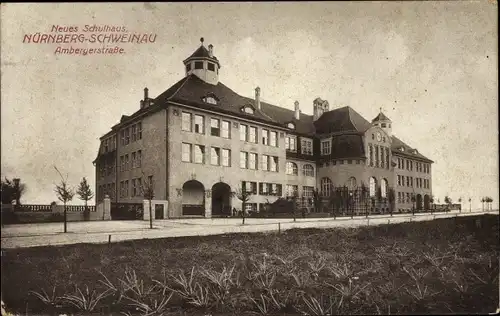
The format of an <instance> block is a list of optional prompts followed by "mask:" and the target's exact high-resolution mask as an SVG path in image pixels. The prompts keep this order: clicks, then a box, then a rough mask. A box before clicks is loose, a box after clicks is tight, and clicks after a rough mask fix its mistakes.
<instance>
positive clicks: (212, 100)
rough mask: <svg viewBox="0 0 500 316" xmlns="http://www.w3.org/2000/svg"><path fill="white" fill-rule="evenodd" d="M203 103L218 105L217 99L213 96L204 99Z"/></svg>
mask: <svg viewBox="0 0 500 316" xmlns="http://www.w3.org/2000/svg"><path fill="white" fill-rule="evenodd" d="M203 102H205V103H208V104H217V99H215V97H213V96H208V97H204V98H203Z"/></svg>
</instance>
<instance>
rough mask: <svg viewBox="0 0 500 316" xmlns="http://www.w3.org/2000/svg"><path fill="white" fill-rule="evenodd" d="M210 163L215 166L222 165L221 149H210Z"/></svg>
mask: <svg viewBox="0 0 500 316" xmlns="http://www.w3.org/2000/svg"><path fill="white" fill-rule="evenodd" d="M210 163H211V164H212V165H214V166H219V165H220V148H217V147H211V148H210Z"/></svg>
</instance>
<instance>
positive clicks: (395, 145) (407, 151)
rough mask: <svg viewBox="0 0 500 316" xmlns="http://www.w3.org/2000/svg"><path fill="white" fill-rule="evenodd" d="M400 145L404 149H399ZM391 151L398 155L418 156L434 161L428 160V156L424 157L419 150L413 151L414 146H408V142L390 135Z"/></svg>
mask: <svg viewBox="0 0 500 316" xmlns="http://www.w3.org/2000/svg"><path fill="white" fill-rule="evenodd" d="M401 147H403V148H404V151H401V150H400V149H401ZM391 151H392V152H393V153H397V154H398V155H400V156H406V157H409V158H418V159H421V160H424V161H427V162H430V163H433V162H434V161H432V160H430V159H429V158H427V157H425V156H424V155H422V154H421V153H420V152H418V151H417V152H416V153H415V148H412V147H410V146H409V145H408V144H406V143H405V142H403V141H402V140H401V139H399V138H397V137H396V136H394V135H393V136H392V146H391Z"/></svg>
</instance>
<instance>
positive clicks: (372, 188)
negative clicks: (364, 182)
mask: <svg viewBox="0 0 500 316" xmlns="http://www.w3.org/2000/svg"><path fill="white" fill-rule="evenodd" d="M376 193H377V180H376V179H375V178H374V177H371V178H370V196H371V197H374V196H375V195H376Z"/></svg>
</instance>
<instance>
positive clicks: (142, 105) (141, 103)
mask: <svg viewBox="0 0 500 316" xmlns="http://www.w3.org/2000/svg"><path fill="white" fill-rule="evenodd" d="M140 105H141V109H142V108H143V107H144V101H143V100H141V102H140Z"/></svg>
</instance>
